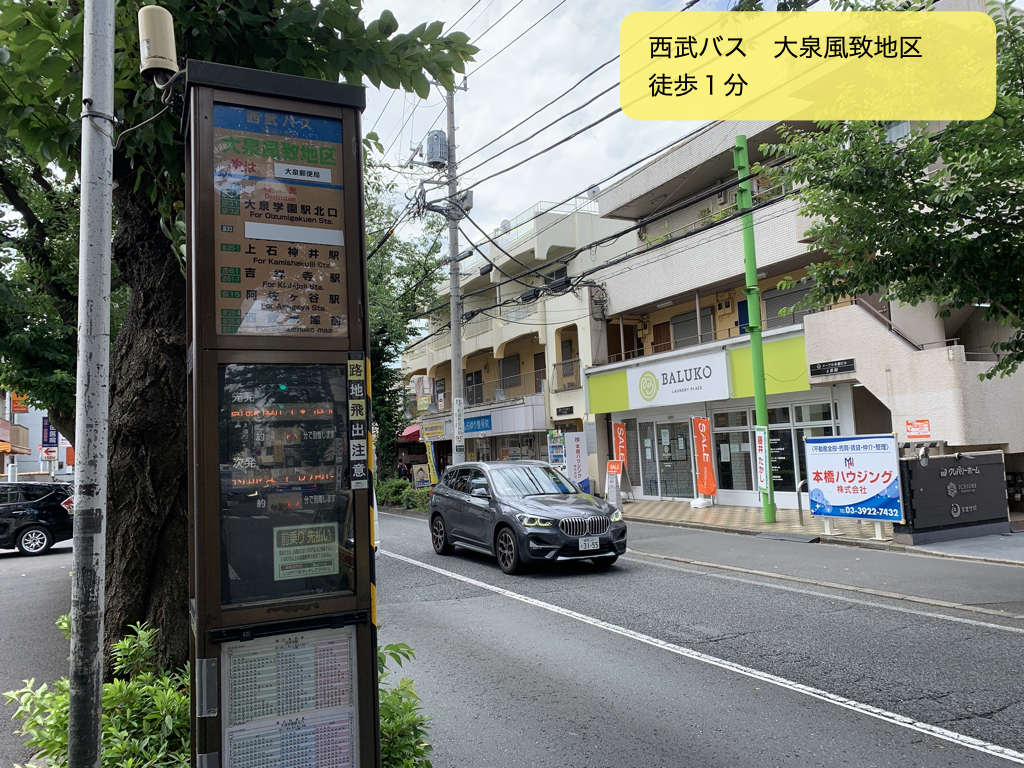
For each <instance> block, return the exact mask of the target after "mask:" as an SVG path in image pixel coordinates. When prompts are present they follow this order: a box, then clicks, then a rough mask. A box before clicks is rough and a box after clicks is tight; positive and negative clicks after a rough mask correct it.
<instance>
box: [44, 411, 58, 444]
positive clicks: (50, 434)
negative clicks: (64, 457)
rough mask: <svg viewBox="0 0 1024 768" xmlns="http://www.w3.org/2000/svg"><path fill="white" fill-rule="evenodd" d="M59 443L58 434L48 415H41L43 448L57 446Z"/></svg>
mask: <svg viewBox="0 0 1024 768" xmlns="http://www.w3.org/2000/svg"><path fill="white" fill-rule="evenodd" d="M59 445H60V434H59V433H58V432H57V428H56V427H55V426H53V425H52V424H51V423H50V417H49V416H43V448H57V447H58V446H59Z"/></svg>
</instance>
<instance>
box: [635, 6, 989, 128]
mask: <svg viewBox="0 0 1024 768" xmlns="http://www.w3.org/2000/svg"><path fill="white" fill-rule="evenodd" d="M620 44H621V53H622V55H621V58H620V69H619V78H620V87H619V99H620V103H621V104H622V109H623V111H624V112H625V113H626V114H627V115H628V116H629V117H631V118H633V119H634V120H980V119H983V118H985V117H988V116H989V115H990V114H991V113H992V110H993V108H994V107H995V99H996V29H995V24H994V23H993V21H992V19H991V18H990V17H989V16H988V15H987V14H984V13H980V12H934V11H932V12H904V13H899V12H863V11H861V12H835V13H832V12H821V13H813V12H798V13H792V12H791V13H774V12H754V13H736V12H724V13H703V12H697V13H695V12H692V11H687V12H685V13H663V12H640V13H632V14H630V15H629V16H627V17H626V18H625V20H624V21H623V22H622V27H621V30H620Z"/></svg>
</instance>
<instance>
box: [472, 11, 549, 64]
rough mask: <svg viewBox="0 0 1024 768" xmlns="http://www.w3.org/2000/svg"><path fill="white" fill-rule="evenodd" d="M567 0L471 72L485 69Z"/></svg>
mask: <svg viewBox="0 0 1024 768" xmlns="http://www.w3.org/2000/svg"><path fill="white" fill-rule="evenodd" d="M565 2H566V0H560V1H559V3H558V5H556V6H555V7H554V8H552V9H551V10H550V11H548V12H547V13H545V14H544V15H543V16H541V17H540V18H539V19H537V20H536V21H535V22H533V24H531V25H530V26H528V27H527V28H526V29H525V30H524V31H522V32H521V33H519V35H517V36H516V37H515V38H513V40H512V41H511V42H509V43H506V44H505V46H504V47H503V48H501V49H500V50H499V51H498V52H497V53H495V54H494V55H493V56H491V57H490V58H488V59H485V60H484V61H483V62H482V63H481V64H480V65H479V66H478V67H477V68H476V69H474V70H473V71H472V72H471V73H470V74H473V75H475V74H476V73H477V72H479V71H480V70H481V69H483V68H484V67H486V66H487V65H488V64H490V63H491V62H492V61H494V60H495V59H496V58H498V57H499V56H500V55H501V54H503V53H504V52H505V51H506V50H507V49H508V48H509V47H511V46H512V45H513V44H514V43H516V42H518V41H519V40H520V39H521V38H522V37H523V36H524V35H526V33H527V32H529V31H530V30H531V29H533V28H534V27H536V26H537V25H538V24H540V23H541V22H542V21H544V19H546V18H547V17H548V16H550V15H551V14H552V13H554V12H555V11H557V10H558V9H559V8H561V7H562V6H563V5H565ZM500 20H501V19H499V20H498V21H500ZM495 23H497V22H495ZM481 37H483V35H481ZM479 39H480V38H479V37H478V38H477V40H479Z"/></svg>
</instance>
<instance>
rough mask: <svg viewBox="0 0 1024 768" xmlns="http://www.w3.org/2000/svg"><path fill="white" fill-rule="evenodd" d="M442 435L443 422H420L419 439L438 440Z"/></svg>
mask: <svg viewBox="0 0 1024 768" xmlns="http://www.w3.org/2000/svg"><path fill="white" fill-rule="evenodd" d="M443 437H444V422H443V421H432V422H430V423H429V424H420V439H421V440H423V441H429V440H440V439H442V438H443Z"/></svg>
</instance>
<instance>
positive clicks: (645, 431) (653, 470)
mask: <svg viewBox="0 0 1024 768" xmlns="http://www.w3.org/2000/svg"><path fill="white" fill-rule="evenodd" d="M657 439H658V438H657V434H656V431H655V426H654V422H653V421H647V422H642V423H641V424H640V482H641V487H642V489H643V495H644V496H646V497H653V498H658V497H659V496H661V491H660V490H659V489H658V446H657Z"/></svg>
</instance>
